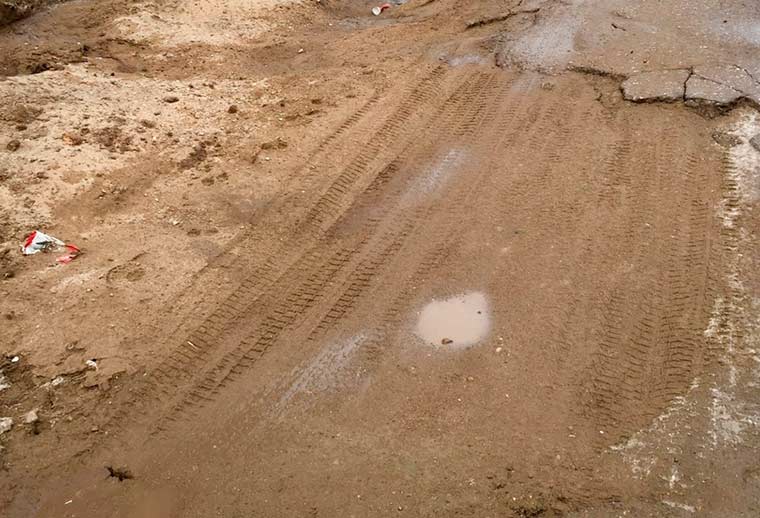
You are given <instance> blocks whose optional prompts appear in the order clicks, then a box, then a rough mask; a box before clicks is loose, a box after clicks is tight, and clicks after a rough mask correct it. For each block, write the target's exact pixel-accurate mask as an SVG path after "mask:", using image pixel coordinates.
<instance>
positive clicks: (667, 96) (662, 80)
mask: <svg viewBox="0 0 760 518" xmlns="http://www.w3.org/2000/svg"><path fill="white" fill-rule="evenodd" d="M688 78H689V71H688V70H685V69H680V70H660V71H656V72H641V73H639V74H634V75H632V76H631V77H629V78H628V79H626V80H625V81H623V83H622V84H621V85H620V88H621V90H622V91H623V97H624V98H625V99H626V100H628V101H633V102H654V101H660V102H672V101H678V100H681V99H683V97H684V88H685V87H684V83H685V82H686V80H687V79H688Z"/></svg>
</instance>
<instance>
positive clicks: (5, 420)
mask: <svg viewBox="0 0 760 518" xmlns="http://www.w3.org/2000/svg"><path fill="white" fill-rule="evenodd" d="M11 428H13V419H12V418H10V417H0V435H2V434H4V433H5V432H8V431H10V429H11Z"/></svg>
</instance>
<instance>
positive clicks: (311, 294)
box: [170, 75, 491, 419]
mask: <svg viewBox="0 0 760 518" xmlns="http://www.w3.org/2000/svg"><path fill="white" fill-rule="evenodd" d="M490 82H491V78H489V76H487V75H476V76H475V77H474V78H472V79H470V80H468V81H466V82H465V83H464V84H463V85H462V86H461V87H460V88H459V89H458V90H457V91H456V92H455V93H454V95H452V97H451V98H450V100H449V101H447V102H446V103H444V104H443V105H442V106H441V109H440V112H439V116H438V121H439V122H440V123H441V124H440V126H439V125H435V126H434V129H433V130H432V131H431V133H430V135H429V136H428V138H427V140H430V141H431V142H432V143H436V142H437V141H438V139H439V136H441V135H444V136H446V135H451V136H453V137H461V136H463V135H465V134H469V135H473V134H474V128H475V127H477V125H478V124H477V119H478V117H479V114H480V113H482V112H483V110H484V109H485V107H486V106H487V102H486V101H483V99H484V98H485V97H487V96H486V95H484V94H485V93H487V91H488V88H489V84H490ZM475 101H477V103H476V106H475V107H474V108H473V106H471V104H472V103H473V102H475ZM413 145H414V146H419V142H416V143H414V144H413ZM422 148H423V149H425V146H422ZM410 154H411V155H414V154H415V153H414V151H413V150H409V149H407V150H405V151H404V152H403V153H402V155H401V156H407V155H410ZM394 171H398V167H395V166H393V162H392V163H391V164H390V165H389V166H387V167H384V168H382V169H381V170H380V171H379V172H378V173H377V176H376V178H375V179H374V180H372V181H371V182H370V183H369V185H368V186H367V187H366V189H365V191H364V193H363V194H362V195H361V196H359V197H357V198H356V200H355V202H354V204H355V206H356V207H361V206H362V205H366V202H365V201H364V198H365V197H370V198H375V197H377V196H378V192H379V191H380V190H381V189H382V186H383V184H384V183H387V182H388V181H389V179H390V178H391V173H392V172H394ZM388 197H389V198H390V200H389V201H392V200H393V198H394V197H395V198H398V197H399V196H398V191H396V193H395V196H394V195H390V196H388ZM381 205H382V206H384V204H382V203H381ZM351 212H352V211H351V210H348V211H347V212H346V213H344V217H348V216H349V215H350V214H351ZM419 219H420V218H419V215H418V216H417V217H416V218H414V217H411V218H409V217H408V218H406V219H405V220H402V221H400V222H399V221H396V218H393V217H389V216H388V215H387V214H381V215H379V216H378V217H377V218H376V219H373V220H368V221H369V222H370V223H372V222H374V224H373V226H374V227H381V226H382V227H386V228H387V227H390V228H396V229H400V230H396V231H394V232H392V233H390V234H388V235H387V236H386V237H385V238H383V237H381V238H380V241H382V240H383V239H386V240H387V241H389V243H390V244H389V245H388V246H386V247H383V246H378V244H377V239H375V238H373V237H371V236H372V235H373V233H374V232H377V231H378V230H377V228H366V225H365V228H363V231H362V232H361V233H359V235H362V236H365V237H363V238H362V241H361V242H360V243H359V244H357V245H355V246H354V247H352V248H351V250H352V255H353V254H359V253H360V252H359V250H363V249H367V250H369V252H368V253H369V254H370V257H369V258H368V259H367V260H366V261H364V262H362V263H359V266H358V267H357V269H355V270H354V274H353V275H355V279H354V281H355V282H354V283H353V284H351V283H350V284H349V291H348V292H346V293H348V294H350V293H353V294H354V295H355V296H358V295H359V294H361V292H362V288H361V286H362V285H366V284H367V283H368V282H369V281H368V279H367V278H366V276H367V275H369V276H370V277H371V276H374V275H375V268H376V266H378V265H381V264H383V263H384V262H387V261H388V260H389V258H390V257H391V256H392V255H393V254H395V253H397V252H398V250H400V249H401V246H402V244H403V242H404V240H405V239H406V238H407V237H408V235H409V233H410V230H409V229H410V228H411V227H413V226H414V225H415V224H417V223H418V221H419ZM381 222H386V223H384V224H383V225H381V224H380V223H381ZM339 223H340V220H337V221H336V225H338V224H339ZM332 236H333V233H332V232H326V238H327V241H325V242H319V243H318V244H317V245H316V246H315V254H316V253H318V252H317V251H318V250H324V249H329V248H330V238H331V237H332ZM350 262H351V257H349V256H345V257H343V258H342V259H340V260H338V261H337V263H339V266H340V267H335V268H333V267H332V266H338V264H335V265H333V264H331V263H330V262H328V265H327V267H325V266H324V265H323V264H321V263H320V261H316V260H310V261H307V263H306V264H304V265H302V266H301V268H302V269H303V271H309V272H315V273H312V274H311V275H310V276H309V277H308V278H307V280H306V281H305V283H306V285H307V286H309V289H307V290H305V291H303V290H300V289H299V290H298V291H297V292H296V294H295V295H291V296H289V297H288V298H286V299H285V301H284V302H279V303H277V302H276V301H270V302H268V303H267V306H272V305H273V304H274V307H275V309H274V310H273V313H274V314H276V315H277V316H276V317H272V316H267V317H266V318H265V319H264V321H263V322H262V323H261V324H260V325H259V326H257V328H255V331H254V334H253V335H251V336H248V337H246V338H244V339H242V340H241V341H240V342H239V346H237V347H235V348H233V349H232V350H231V351H229V352H228V353H226V354H225V355H224V356H223V357H222V359H221V360H220V361H219V362H217V363H216V364H215V365H214V367H213V368H212V369H211V370H210V371H208V373H207V374H206V375H205V376H204V378H203V381H201V382H200V383H199V384H197V385H196V386H195V388H193V389H192V390H191V391H190V392H189V394H188V395H187V396H186V397H184V398H183V399H182V401H181V402H180V403H179V404H177V405H175V406H174V407H173V409H172V411H171V412H170V415H171V416H172V419H176V418H177V417H178V416H180V415H182V414H185V413H187V412H188V410H189V409H190V408H192V407H194V406H197V405H198V404H199V403H202V402H205V401H208V400H209V399H210V398H211V397H213V395H215V394H217V393H218V392H219V391H220V390H221V389H222V388H223V387H224V386H226V385H227V384H229V383H230V382H232V381H234V380H235V379H236V378H237V377H238V376H240V375H241V374H242V373H243V372H245V370H247V369H248V368H250V367H251V366H252V365H253V363H255V361H256V360H257V359H258V358H259V357H260V356H261V355H262V354H264V352H266V350H267V349H268V348H269V347H271V346H272V345H273V344H274V343H275V342H276V341H277V339H278V338H279V337H280V335H281V334H282V333H283V332H284V331H285V330H286V329H289V328H293V327H295V326H296V325H297V322H298V321H300V320H301V319H302V318H303V317H304V314H305V313H306V312H307V311H308V310H310V309H311V308H312V307H314V306H315V305H316V303H317V302H318V299H320V298H322V297H324V296H325V294H326V292H327V291H328V290H327V289H326V288H327V285H328V284H334V283H337V282H338V277H339V273H340V271H341V270H343V269H344V267H345V268H348V264H349V263H350ZM297 278H298V277H297V276H295V275H292V274H290V275H285V276H283V282H284V284H283V286H281V287H280V289H286V287H287V285H292V284H293V282H294V280H295V279H297ZM349 278H350V276H349ZM280 289H278V288H276V287H275V288H274V289H273V292H274V293H281V291H280ZM304 294H305V295H306V296H305V297H304V296H303V295H304ZM348 294H347V295H346V296H344V297H343V298H342V301H341V302H340V304H342V307H343V308H344V310H343V311H342V310H341V309H340V308H339V307H332V308H331V309H330V310H329V311H328V314H331V315H334V317H335V318H337V317H338V316H341V315H342V314H344V313H345V311H346V310H347V309H348V308H349V307H350V306H351V305H352V296H351V295H348ZM340 300H341V299H340V298H339V301H340ZM328 320H329V319H328ZM325 325H326V324H325ZM231 338H234V337H227V339H228V341H229V340H230V339H231Z"/></svg>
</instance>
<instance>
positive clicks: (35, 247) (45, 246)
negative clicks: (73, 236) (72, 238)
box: [21, 230, 82, 264]
mask: <svg viewBox="0 0 760 518" xmlns="http://www.w3.org/2000/svg"><path fill="white" fill-rule="evenodd" d="M60 250H65V251H66V253H65V254H63V255H61V256H59V257H57V258H56V261H58V262H59V263H60V264H68V263H70V262H71V261H73V260H74V259H76V258H77V256H78V255H79V254H81V253H82V251H81V250H80V249H79V247H77V246H76V245H72V244H69V243H64V242H63V241H61V240H60V239H58V238H57V237H53V236H49V235H47V234H45V233H43V232H40V231H39V230H35V231H34V232H32V233H31V234H29V236H27V238H26V239H25V240H24V244H23V245H21V252H22V253H23V254H24V255H33V254H37V253H40V252H50V251H60Z"/></svg>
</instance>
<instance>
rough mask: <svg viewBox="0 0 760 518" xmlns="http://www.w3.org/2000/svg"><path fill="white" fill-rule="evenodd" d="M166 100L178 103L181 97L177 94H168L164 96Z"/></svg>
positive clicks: (166, 101)
mask: <svg viewBox="0 0 760 518" xmlns="http://www.w3.org/2000/svg"><path fill="white" fill-rule="evenodd" d="M164 102H165V103H176V102H179V97H177V96H176V95H167V96H166V97H164Z"/></svg>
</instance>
